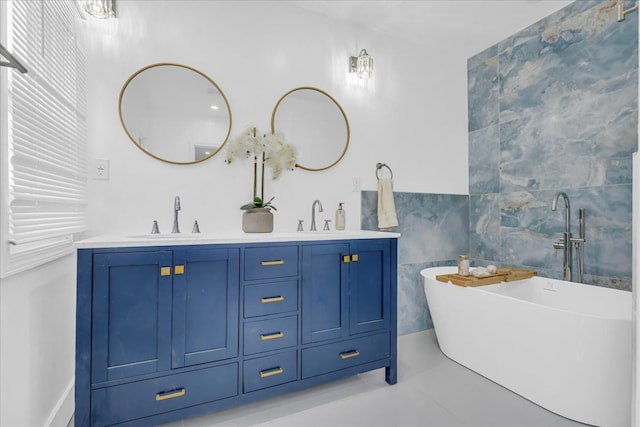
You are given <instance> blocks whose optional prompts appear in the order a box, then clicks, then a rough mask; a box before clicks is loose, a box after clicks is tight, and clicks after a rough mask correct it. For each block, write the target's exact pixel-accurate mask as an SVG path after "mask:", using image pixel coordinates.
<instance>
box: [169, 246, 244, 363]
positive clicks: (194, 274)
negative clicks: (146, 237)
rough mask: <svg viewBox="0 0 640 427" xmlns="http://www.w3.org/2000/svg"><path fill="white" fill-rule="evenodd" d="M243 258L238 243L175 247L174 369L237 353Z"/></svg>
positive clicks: (226, 357) (221, 358)
mask: <svg viewBox="0 0 640 427" xmlns="http://www.w3.org/2000/svg"><path fill="white" fill-rule="evenodd" d="M239 260H240V256H239V249H238V248H233V249H216V248H210V249H189V250H184V251H176V252H174V264H175V267H174V276H173V316H172V319H173V328H172V331H173V334H172V349H173V358H172V366H171V367H172V368H180V367H183V366H192V365H198V364H201V363H207V362H215V361H217V360H223V359H229V358H231V357H236V356H237V355H238V313H239V302H238V298H239ZM179 266H184V267H183V268H182V269H180V268H179Z"/></svg>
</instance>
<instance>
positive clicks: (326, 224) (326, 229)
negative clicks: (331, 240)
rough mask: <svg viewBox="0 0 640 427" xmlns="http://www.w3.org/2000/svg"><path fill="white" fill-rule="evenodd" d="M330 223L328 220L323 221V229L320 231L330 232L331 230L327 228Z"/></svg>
mask: <svg viewBox="0 0 640 427" xmlns="http://www.w3.org/2000/svg"><path fill="white" fill-rule="evenodd" d="M330 222H331V220H330V219H325V220H324V228H323V229H322V230H324V231H331V229H330V228H329V223H330Z"/></svg>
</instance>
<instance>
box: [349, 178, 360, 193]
mask: <svg viewBox="0 0 640 427" xmlns="http://www.w3.org/2000/svg"><path fill="white" fill-rule="evenodd" d="M351 191H354V192H355V191H360V178H359V177H354V178H353V184H352V185H351Z"/></svg>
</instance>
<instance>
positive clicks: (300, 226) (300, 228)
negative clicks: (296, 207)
mask: <svg viewBox="0 0 640 427" xmlns="http://www.w3.org/2000/svg"><path fill="white" fill-rule="evenodd" d="M303 222H304V220H302V219H299V220H298V229H297V230H296V231H304V228H302V223H303Z"/></svg>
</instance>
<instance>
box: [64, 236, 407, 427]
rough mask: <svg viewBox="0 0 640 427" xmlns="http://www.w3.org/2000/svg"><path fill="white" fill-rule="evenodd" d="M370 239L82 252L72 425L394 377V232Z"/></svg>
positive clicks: (141, 420) (156, 417) (140, 418)
mask: <svg viewBox="0 0 640 427" xmlns="http://www.w3.org/2000/svg"><path fill="white" fill-rule="evenodd" d="M366 233H367V232H363V234H365V235H366ZM372 233H373V232H372ZM373 236H374V237H366V238H354V239H351V238H348V237H346V236H345V237H342V236H340V237H342V238H336V239H333V240H322V238H321V239H320V240H306V239H307V238H308V237H304V238H303V239H302V240H300V241H274V242H269V241H265V240H264V237H262V238H255V240H251V237H252V236H248V237H247V240H248V241H247V242H241V243H234V242H230V243H201V244H194V242H193V240H189V243H185V244H182V245H181V244H179V243H177V244H176V243H174V244H171V243H170V242H169V240H167V242H166V243H165V242H164V241H158V243H157V245H156V246H130V247H129V246H127V247H117V246H116V244H117V243H118V242H115V243H111V244H110V245H108V246H106V247H95V248H94V247H88V246H85V247H84V248H81V249H78V279H77V285H78V288H77V304H76V311H77V313H76V384H75V425H76V426H77V427H87V426H91V427H101V426H112V425H118V426H123V427H124V426H128V427H134V426H135V427H140V426H155V425H160V424H163V423H169V422H173V421H176V420H179V419H182V418H187V417H190V416H196V415H200V414H204V413H207V412H213V411H218V410H222V409H225V408H229V407H232V406H237V405H240V404H245V403H248V402H253V401H257V400H261V399H265V398H268V397H272V396H277V395H280V394H283V393H288V392H292V391H296V390H301V389H304V388H307V387H311V386H314V385H317V384H321V383H324V382H328V381H332V380H336V379H339V378H344V377H348V376H350V375H355V374H358V373H361V372H366V371H370V370H374V369H380V368H385V371H386V381H387V382H388V383H389V384H394V383H395V382H396V365H397V360H396V352H397V350H396V347H397V342H396V339H397V338H396V335H397V332H396V275H397V265H396V263H397V240H396V238H394V237H391V238H386V237H384V236H385V235H384V234H383V233H373ZM379 236H382V237H379ZM203 240H204V239H203ZM161 242H162V243H161ZM150 243H151V242H147V244H150Z"/></svg>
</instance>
